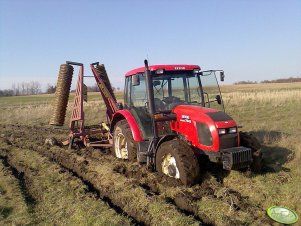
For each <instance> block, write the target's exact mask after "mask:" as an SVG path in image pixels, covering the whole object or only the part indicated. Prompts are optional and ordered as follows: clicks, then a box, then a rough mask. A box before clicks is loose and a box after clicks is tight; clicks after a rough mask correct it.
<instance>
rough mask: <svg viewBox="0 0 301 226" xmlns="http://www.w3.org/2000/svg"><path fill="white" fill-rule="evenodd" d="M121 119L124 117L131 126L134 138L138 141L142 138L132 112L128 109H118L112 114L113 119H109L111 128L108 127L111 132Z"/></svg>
mask: <svg viewBox="0 0 301 226" xmlns="http://www.w3.org/2000/svg"><path fill="white" fill-rule="evenodd" d="M123 119H125V120H126V121H127V122H128V124H129V126H130V128H131V131H132V135H133V138H134V140H135V141H138V142H139V141H142V140H143V137H142V133H141V131H140V129H139V126H138V124H137V122H136V119H135V118H134V116H133V115H132V113H131V112H130V111H128V110H119V111H117V112H116V113H115V114H114V115H113V119H112V121H111V128H110V130H111V133H112V132H113V130H114V127H115V125H116V123H117V122H118V121H120V120H123Z"/></svg>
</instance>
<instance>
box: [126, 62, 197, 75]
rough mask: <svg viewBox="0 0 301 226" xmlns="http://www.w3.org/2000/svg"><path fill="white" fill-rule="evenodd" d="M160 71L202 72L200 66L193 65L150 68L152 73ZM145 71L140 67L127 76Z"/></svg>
mask: <svg viewBox="0 0 301 226" xmlns="http://www.w3.org/2000/svg"><path fill="white" fill-rule="evenodd" d="M158 69H163V70H165V71H192V70H194V69H198V70H200V69H201V68H200V66H198V65H193V64H168V65H166V64H162V65H152V66H149V70H150V71H156V70H158ZM144 71H145V67H140V68H136V69H133V70H131V71H129V72H127V73H126V74H125V76H126V77H128V76H131V75H134V74H137V73H143V72H144Z"/></svg>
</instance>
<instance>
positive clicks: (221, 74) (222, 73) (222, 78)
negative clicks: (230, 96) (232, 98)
mask: <svg viewBox="0 0 301 226" xmlns="http://www.w3.org/2000/svg"><path fill="white" fill-rule="evenodd" d="M219 75H220V78H221V81H222V82H223V81H224V80H225V74H224V72H223V71H221V72H220V73H219Z"/></svg>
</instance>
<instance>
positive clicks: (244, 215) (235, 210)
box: [0, 125, 273, 225]
mask: <svg viewBox="0 0 301 226" xmlns="http://www.w3.org/2000/svg"><path fill="white" fill-rule="evenodd" d="M66 134H67V131H65V130H61V129H54V128H50V127H38V126H24V125H22V126H21V125H2V126H1V134H0V135H1V138H0V139H1V140H0V141H1V142H0V145H1V146H0V156H1V159H2V162H3V163H4V165H5V167H7V168H8V169H9V170H10V172H11V173H12V175H14V177H15V178H16V179H17V180H19V181H23V182H22V183H21V184H22V186H20V191H21V193H22V194H23V196H24V197H25V199H28V197H29V198H30V199H32V200H35V201H34V202H41V201H43V190H42V189H43V186H39V184H38V183H37V182H36V180H37V178H38V177H39V175H40V174H43V175H44V176H45V175H46V177H48V176H49V175H48V174H47V172H46V171H45V172H46V174H45V172H44V171H43V170H41V169H39V168H33V167H30V166H28V164H27V163H26V162H25V163H24V161H25V160H22V159H20V158H21V157H18V153H23V152H24V153H25V154H27V155H31V154H30V153H35V154H34V156H35V158H37V159H39V158H43V159H45V160H43V164H44V162H45V161H46V162H47V168H51V167H54V165H55V166H56V167H55V168H56V171H58V172H61V173H66V174H68V177H67V178H68V181H69V182H70V181H73V180H74V181H77V183H80V184H82V186H85V194H84V195H83V194H81V195H82V196H87V197H93V198H92V199H93V200H94V201H95V200H96V202H101V203H105V205H106V206H107V207H108V210H106V211H113V213H111V215H112V216H114V217H113V218H114V221H113V222H107V223H109V224H117V225H120V224H122V225H125V224H134V225H249V224H253V225H271V224H273V222H272V221H271V220H270V219H269V218H268V217H267V216H266V214H265V211H266V210H265V209H264V208H263V206H261V205H260V203H256V202H254V201H252V200H250V199H249V197H248V196H245V195H243V194H241V193H240V192H239V191H237V190H235V189H233V187H229V186H227V185H225V184H224V181H223V178H224V177H226V176H227V173H226V172H225V171H223V170H222V169H220V168H219V167H217V166H215V165H210V164H208V165H206V166H204V167H205V168H206V169H205V172H206V173H204V174H203V178H202V182H201V183H200V184H199V185H196V186H193V187H190V188H188V187H184V186H181V185H180V184H178V183H177V182H176V181H173V180H169V179H168V178H165V177H159V176H158V175H157V174H156V173H155V172H150V171H149V170H147V169H146V167H145V166H141V165H139V164H137V163H129V162H127V161H122V160H118V159H116V158H114V157H113V156H112V155H111V153H110V150H102V149H93V148H82V149H78V150H68V149H67V147H63V146H50V145H47V144H45V139H47V138H49V137H54V138H56V139H58V140H62V139H64V138H65V137H66ZM31 158H32V157H31ZM45 164H46V163H45ZM48 173H49V172H48ZM54 173H55V172H54ZM244 174H245V177H250V178H251V177H252V176H254V175H252V174H251V173H250V172H245V173H244ZM20 175H21V176H20ZM78 181H79V182H78ZM60 183H64V181H60ZM53 192H55V191H53ZM41 197H42V198H41ZM82 198H84V197H82ZM204 203H205V205H206V203H208V206H207V207H209V204H214V205H212V207H210V208H207V207H206V208H204V207H203V206H202V205H204ZM96 207H97V206H96ZM96 207H95V208H96ZM214 208H216V209H214ZM45 211H47V210H45ZM214 211H216V212H219V211H223V212H225V213H223V214H222V215H221V214H216V215H214ZM217 215H218V216H222V217H217ZM113 218H112V219H113ZM115 218H116V219H115ZM38 220H39V219H38ZM40 220H41V221H38V222H32V223H37V224H38V223H42V222H43V219H40ZM92 223H93V222H92ZM94 223H95V222H94Z"/></svg>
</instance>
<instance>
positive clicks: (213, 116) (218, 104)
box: [53, 60, 262, 185]
mask: <svg viewBox="0 0 301 226" xmlns="http://www.w3.org/2000/svg"><path fill="white" fill-rule="evenodd" d="M69 66H70V67H71V66H72V67H73V66H79V76H78V81H77V86H76V94H75V100H74V105H73V110H72V115H71V121H70V134H69V139H68V142H65V144H69V147H71V148H72V147H74V145H76V144H79V143H80V144H81V145H82V144H83V145H85V146H92V147H103V148H111V149H112V151H113V153H114V155H115V156H116V157H117V158H120V159H126V160H128V161H138V162H139V163H141V164H142V163H145V164H147V165H148V166H149V168H151V169H154V170H156V171H157V172H158V173H159V174H161V175H165V176H168V177H171V178H174V179H178V180H180V181H181V182H182V183H183V184H185V185H193V184H196V183H198V181H199V180H200V175H201V169H200V165H199V162H200V161H199V159H200V158H203V159H206V160H207V161H211V162H214V163H217V164H220V165H222V167H223V168H224V169H225V170H232V169H237V170H238V169H245V168H251V169H252V170H254V171H260V169H261V166H262V153H261V151H260V143H259V142H258V141H257V139H256V138H255V137H253V136H252V135H251V134H248V133H242V132H238V126H237V124H236V122H235V121H234V120H233V119H232V118H231V117H230V116H229V115H228V114H226V113H225V110H224V103H223V99H222V95H221V92H220V88H219V85H218V82H217V76H218V75H219V77H220V80H221V81H223V80H224V71H222V70H209V71H201V68H200V67H199V66H198V65H152V66H149V65H148V62H147V60H145V61H144V67H141V68H137V69H134V70H131V71H129V72H127V73H126V74H125V87H124V101H123V104H122V103H117V100H116V97H115V95H114V92H113V89H112V86H111V84H110V81H109V78H108V75H107V73H106V70H105V67H104V65H102V64H99V63H98V62H97V63H92V64H91V65H90V68H91V70H92V73H93V77H94V78H95V80H96V83H97V86H98V87H99V92H100V94H101V96H102V99H103V101H104V103H105V105H106V109H107V110H106V116H107V122H106V123H102V124H101V125H99V126H98V127H93V128H91V127H86V126H85V125H84V109H83V101H84V96H85V93H84V92H83V90H84V83H83V82H84V81H83V80H84V78H85V77H86V76H84V69H83V64H81V63H76V62H69V61H67V63H66V64H65V66H64V67H63V68H65V67H69ZM61 70H62V66H61ZM59 74H62V73H61V72H60V73H59ZM66 76H67V75H66ZM90 77H91V76H90ZM68 86H69V85H68ZM66 87H67V86H66ZM66 89H67V88H66ZM57 90H58V89H57ZM69 90H70V86H69ZM69 90H67V91H68V92H69ZM57 92H58V94H56V95H60V92H62V90H61V91H60V90H58V91H57ZM56 101H57V102H60V101H61V100H60V97H57V96H56ZM64 104H65V102H64ZM59 108H61V109H59ZM62 109H66V105H65V106H62V105H60V104H58V103H55V109H54V110H55V113H54V116H55V115H56V114H62V115H63V116H65V113H64V111H63V110H62ZM60 112H63V113H64V114H63V113H60ZM96 117H97V116H96ZM53 118H56V117H53ZM54 124H55V123H54ZM58 124H60V125H61V124H62V121H60V123H58Z"/></svg>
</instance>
